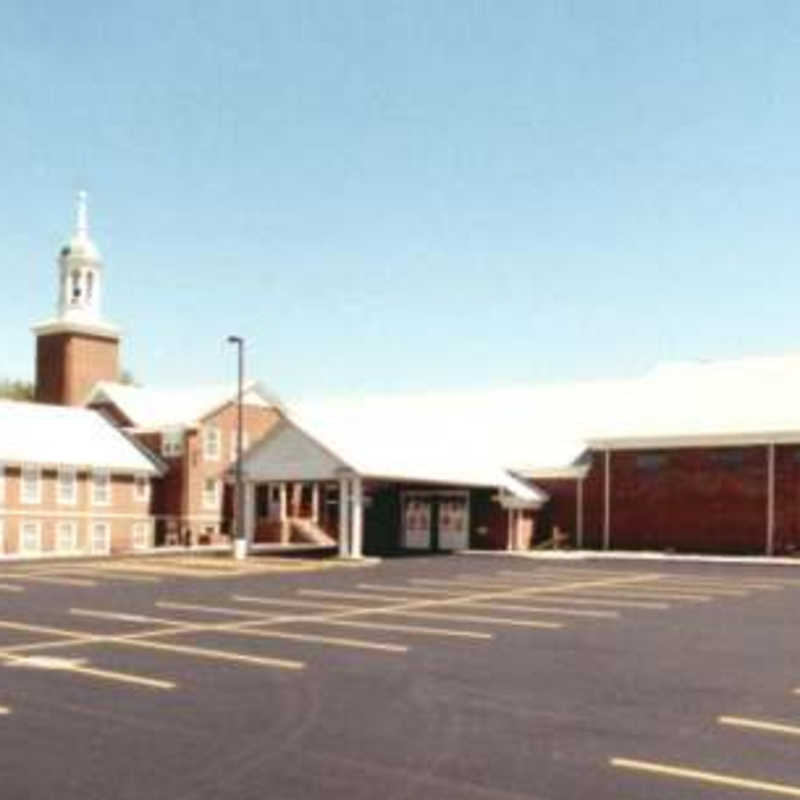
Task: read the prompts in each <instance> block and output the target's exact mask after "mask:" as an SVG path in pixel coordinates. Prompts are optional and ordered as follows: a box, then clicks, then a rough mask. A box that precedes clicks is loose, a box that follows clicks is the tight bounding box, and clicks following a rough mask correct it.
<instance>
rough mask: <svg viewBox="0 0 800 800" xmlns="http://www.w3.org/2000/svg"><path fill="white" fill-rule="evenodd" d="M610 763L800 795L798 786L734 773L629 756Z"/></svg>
mask: <svg viewBox="0 0 800 800" xmlns="http://www.w3.org/2000/svg"><path fill="white" fill-rule="evenodd" d="M610 763H611V765H612V766H614V767H624V768H625V769H633V770H638V771H640V772H651V773H653V774H656V775H666V776H668V777H672V778H687V779H689V780H695V781H700V782H702V783H713V784H716V785H718V786H731V787H733V788H735V789H752V790H753V791H754V792H771V793H772V794H779V795H783V796H784V797H800V786H787V785H786V784H783V783H769V782H766V781H756V780H751V779H750V778H740V777H738V776H736V775H721V774H720V773H718V772H702V771H700V770H696V769H685V768H684V767H676V766H672V765H670V764H656V763H654V762H651V761H634V760H633V759H629V758H612V759H611V760H610Z"/></svg>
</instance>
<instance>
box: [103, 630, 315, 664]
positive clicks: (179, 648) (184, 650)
mask: <svg viewBox="0 0 800 800" xmlns="http://www.w3.org/2000/svg"><path fill="white" fill-rule="evenodd" d="M107 641H109V642H112V643H114V644H122V645H126V646H130V647H141V648H143V649H147V650H163V651H165V652H169V653H181V654H183V655H188V656H198V657H199V658H210V659H217V660H219V661H236V662H240V663H243V664H255V665H257V666H261V667H277V668H279V669H290V670H301V669H305V666H306V665H305V663H303V662H302V661H289V660H287V659H282V658H267V657H265V656H253V655H249V654H248V653H232V652H230V651H228V650H212V649H209V648H207V647H190V646H188V645H180V644H166V643H165V642H153V641H149V640H148V641H143V640H142V639H129V638H125V637H113V638H109V639H108V640H107Z"/></svg>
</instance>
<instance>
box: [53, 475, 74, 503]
mask: <svg viewBox="0 0 800 800" xmlns="http://www.w3.org/2000/svg"><path fill="white" fill-rule="evenodd" d="M57 486H58V488H57V490H56V492H57V497H58V502H59V503H61V504H62V505H75V501H76V499H77V497H78V483H77V480H76V475H75V467H61V469H59V470H58V484H57Z"/></svg>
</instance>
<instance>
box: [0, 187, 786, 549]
mask: <svg viewBox="0 0 800 800" xmlns="http://www.w3.org/2000/svg"><path fill="white" fill-rule="evenodd" d="M103 281H104V267H103V262H102V259H101V256H100V253H99V250H98V248H97V247H96V245H95V244H94V242H93V241H92V239H91V237H90V234H89V223H88V213H87V206H86V196H85V194H83V193H82V194H81V195H80V196H79V198H78V208H77V218H76V224H75V230H74V233H73V235H72V237H71V238H70V239H69V241H68V242H67V243H66V244H65V245H64V246H63V247H62V248H61V250H60V252H59V254H58V260H57V287H58V291H57V298H58V299H57V304H56V313H55V316H54V317H53V318H51V319H47V320H45V321H44V322H41V323H39V324H37V325H36V326H35V327H34V328H33V331H34V334H35V336H36V370H35V373H36V387H35V399H36V402H35V403H19V402H2V403H0V557H5V558H15V557H31V556H37V555H39V556H51V555H75V554H92V555H99V554H106V553H127V552H151V551H152V550H153V549H154V548H161V547H192V548H203V547H214V546H216V547H228V546H229V545H230V542H231V533H232V530H233V514H234V507H235V505H236V504H235V503H234V502H233V500H234V498H233V488H234V487H233V467H234V465H235V463H236V458H237V447H236V428H237V405H236V401H237V391H236V387H234V386H232V385H222V386H219V385H216V386H215V385H212V386H191V387H181V388H172V389H164V388H151V387H140V386H131V385H123V384H122V383H120V381H119V377H120V374H119V346H120V336H121V334H120V330H119V328H117V327H116V326H115V325H114V324H113V323H111V322H110V321H108V320H107V319H106V318H105V317H104V316H103V313H102V305H101V299H102V288H103ZM798 396H800V355H787V356H777V357H765V358H744V359H736V360H731V361H720V362H687V363H676V364H665V365H660V366H658V367H656V368H655V369H653V370H651V371H650V372H648V373H646V374H644V375H642V376H640V377H637V378H631V379H625V380H610V381H584V382H573V383H564V384H544V385H534V386H521V387H514V388H506V389H494V390H486V391H480V392H441V393H433V392H427V393H419V394H414V395H388V396H372V397H360V398H354V399H352V400H327V401H323V402H317V403H288V404H286V403H279V402H277V401H276V400H275V398H274V396H273V395H272V394H271V393H270V392H269V391H267V390H266V389H265V388H264V387H263V386H262V385H261V384H260V383H258V382H255V381H250V382H248V383H247V384H246V386H245V391H244V404H243V428H244V431H243V433H244V437H243V438H244V441H243V444H244V457H243V461H242V465H241V466H242V472H243V477H244V488H245V496H244V520H243V523H244V530H245V532H246V537H247V541H248V546H249V547H250V548H251V549H254V550H258V549H259V548H271V549H280V548H282V547H297V546H302V547H309V548H319V549H322V550H327V551H329V552H331V553H333V552H337V551H338V553H339V554H340V555H341V556H343V557H355V558H358V557H360V556H361V555H362V554H370V553H393V552H406V551H436V550H443V551H453V550H461V549H466V548H469V549H485V550H489V549H505V550H527V549H529V548H531V547H547V546H553V545H560V546H568V547H574V548H583V549H594V550H600V549H604V550H607V549H626V550H643V549H646V550H656V551H660V552H664V551H667V552H706V553H739V554H751V555H758V554H767V555H790V554H793V553H798V552H800V406H798V403H797V400H796V398H797V397H798Z"/></svg>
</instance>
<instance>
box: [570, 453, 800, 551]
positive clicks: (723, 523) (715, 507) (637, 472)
mask: <svg viewBox="0 0 800 800" xmlns="http://www.w3.org/2000/svg"><path fill="white" fill-rule="evenodd" d="M734 451H735V452H737V453H739V456H738V458H740V460H739V461H737V462H735V463H726V462H725V461H723V460H722V459H731V458H732V457H733V456H732V454H733V453H734ZM642 457H644V458H645V460H647V459H648V458H650V459H651V462H652V460H653V459H654V458H655V459H657V458H659V457H663V459H664V461H663V463H661V464H659V465H655V464H654V463H651V464H650V465H649V466H645V465H643V462H642V461H641V459H642ZM593 462H594V463H593V467H592V471H591V473H590V477H589V478H588V479H587V484H586V489H587V491H585V493H584V494H585V503H586V505H585V518H586V532H587V536H586V539H587V546H593V547H601V546H602V529H603V454H602V453H596V454H594V460H593ZM793 472H794V467H793V466H792V467H790V466H788V465H784V466H783V467H782V473H781V475H782V476H783V477H782V478H781V486H782V487H785V486H787V485H788V484H789V483H791V475H792V474H793ZM795 491H796V490H795ZM781 493H782V494H781V501H780V507H781V515H782V516H781V519H782V520H786V519H788V517H787V514H788V511H786V510H785V509H787V508H789V507H790V506H791V505H792V503H791V499H790V498H789V497H787V490H786V488H782V489H781ZM788 494H791V491H789V492H788ZM610 495H611V547H612V549H637V550H639V549H648V550H649V549H653V550H677V551H684V552H715V553H763V552H764V547H765V537H766V508H767V471H766V448H765V447H763V446H757V447H756V446H754V447H745V448H716V449H712V448H685V449H675V450H666V451H658V452H655V451H653V452H651V451H624V450H623V451H615V452H613V453H612V454H611V492H610ZM792 520H793V521H792V523H791V524H793V525H795V526H796V524H797V523H796V522H795V521H794V517H792ZM785 524H787V523H785V522H784V525H785ZM795 529H796V528H795Z"/></svg>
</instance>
